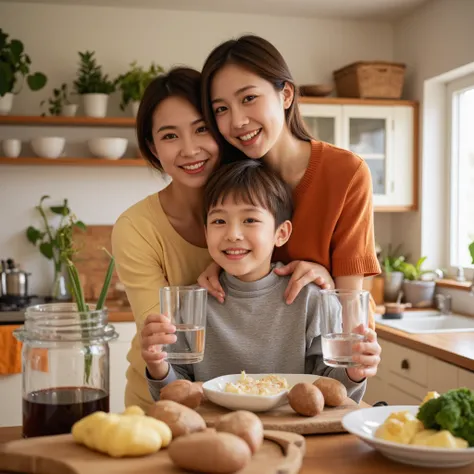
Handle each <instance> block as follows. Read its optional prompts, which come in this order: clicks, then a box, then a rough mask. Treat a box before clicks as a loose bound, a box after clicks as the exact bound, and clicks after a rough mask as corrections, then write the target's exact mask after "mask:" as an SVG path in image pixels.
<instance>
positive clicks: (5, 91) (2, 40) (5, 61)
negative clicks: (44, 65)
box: [0, 28, 47, 115]
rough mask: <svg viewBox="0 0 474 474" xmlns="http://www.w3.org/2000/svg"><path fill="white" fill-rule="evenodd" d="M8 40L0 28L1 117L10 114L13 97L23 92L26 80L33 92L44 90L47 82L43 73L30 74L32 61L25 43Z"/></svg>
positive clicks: (7, 36)
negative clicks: (26, 50) (25, 48)
mask: <svg viewBox="0 0 474 474" xmlns="http://www.w3.org/2000/svg"><path fill="white" fill-rule="evenodd" d="M8 38H9V35H8V34H7V33H5V32H4V31H3V30H2V29H1V28H0V115H7V114H8V113H9V112H10V110H11V108H12V104H13V95H14V94H18V93H19V92H20V91H21V89H22V87H23V83H24V80H25V78H26V83H27V84H28V87H29V88H30V89H31V90H32V91H38V90H40V89H42V88H43V87H44V86H45V85H46V82H47V78H46V76H45V75H44V74H43V73H42V72H34V73H32V74H30V65H31V59H30V57H29V56H28V54H26V53H25V50H24V45H23V43H22V42H21V41H20V40H17V39H12V40H9V39H8Z"/></svg>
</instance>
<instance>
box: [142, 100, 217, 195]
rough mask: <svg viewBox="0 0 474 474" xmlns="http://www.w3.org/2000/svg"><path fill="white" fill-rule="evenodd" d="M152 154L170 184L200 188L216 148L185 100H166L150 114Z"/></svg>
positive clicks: (210, 167) (208, 174)
mask: <svg viewBox="0 0 474 474" xmlns="http://www.w3.org/2000/svg"><path fill="white" fill-rule="evenodd" d="M152 135H153V144H152V146H150V149H151V150H152V152H153V154H154V155H155V156H156V157H157V158H158V159H159V160H160V163H161V166H162V167H163V170H164V172H165V173H167V174H168V175H169V176H170V177H171V178H172V179H173V182H174V183H177V184H181V185H184V186H187V187H193V188H200V187H203V186H204V184H205V183H206V181H207V179H208V178H209V176H210V174H211V173H212V171H213V170H214V169H215V167H216V165H217V164H218V158H219V147H218V145H217V143H216V141H215V140H214V138H213V137H212V135H211V134H210V132H209V130H208V128H207V126H206V124H205V122H204V120H203V118H202V115H201V114H200V113H199V112H198V111H197V110H196V109H195V108H194V107H193V106H192V104H190V103H189V102H188V101H187V100H185V99H183V98H181V97H169V98H167V99H165V100H164V101H163V102H161V103H160V105H159V106H158V107H157V108H156V109H155V111H154V113H153V127H152Z"/></svg>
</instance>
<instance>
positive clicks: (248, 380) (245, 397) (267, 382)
mask: <svg viewBox="0 0 474 474" xmlns="http://www.w3.org/2000/svg"><path fill="white" fill-rule="evenodd" d="M318 378H319V377H318V376H317V375H308V374H246V373H245V372H242V373H241V374H231V375H223V376H221V377H216V378H214V379H212V380H209V381H207V382H205V383H204V384H203V386H202V388H203V391H204V393H205V395H206V397H207V398H208V399H209V400H210V401H211V402H213V403H215V404H216V405H220V406H222V407H224V408H228V409H229V410H248V411H252V412H262V411H269V410H273V409H274V408H277V407H279V406H282V405H284V404H285V403H287V402H288V392H289V390H290V389H291V388H292V387H293V385H295V384H297V383H300V382H306V383H313V382H314V381H315V380H316V379H318Z"/></svg>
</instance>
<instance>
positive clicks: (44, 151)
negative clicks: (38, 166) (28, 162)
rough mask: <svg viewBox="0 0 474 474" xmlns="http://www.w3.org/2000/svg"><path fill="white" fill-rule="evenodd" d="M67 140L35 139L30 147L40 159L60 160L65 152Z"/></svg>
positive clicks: (53, 138)
mask: <svg viewBox="0 0 474 474" xmlns="http://www.w3.org/2000/svg"><path fill="white" fill-rule="evenodd" d="M65 144H66V139H65V138H64V137H35V138H33V139H31V141H30V145H31V148H32V149H33V151H34V153H35V155H37V156H39V157H40V158H50V159H54V158H59V157H60V156H61V154H62V152H63V150H64V145H65Z"/></svg>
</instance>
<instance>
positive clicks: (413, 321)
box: [376, 310, 474, 334]
mask: <svg viewBox="0 0 474 474" xmlns="http://www.w3.org/2000/svg"><path fill="white" fill-rule="evenodd" d="M376 323H377V324H380V325H383V326H389V327H392V328H394V329H398V330H400V331H404V332H408V333H412V334H429V333H445V332H446V333H449V332H471V331H472V332H474V318H470V317H468V316H461V315H458V314H450V315H444V314H441V313H440V312H439V311H433V310H429V311H410V312H405V313H403V317H402V319H383V318H382V317H381V316H378V317H377V318H376Z"/></svg>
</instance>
